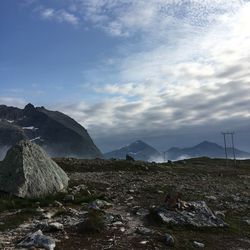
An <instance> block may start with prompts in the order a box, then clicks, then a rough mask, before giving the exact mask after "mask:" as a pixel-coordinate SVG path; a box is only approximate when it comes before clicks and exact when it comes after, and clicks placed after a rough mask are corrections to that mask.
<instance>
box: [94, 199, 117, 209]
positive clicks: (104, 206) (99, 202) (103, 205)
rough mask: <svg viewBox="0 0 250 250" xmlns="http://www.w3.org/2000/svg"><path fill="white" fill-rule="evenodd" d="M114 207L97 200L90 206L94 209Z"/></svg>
mask: <svg viewBox="0 0 250 250" xmlns="http://www.w3.org/2000/svg"><path fill="white" fill-rule="evenodd" d="M112 206H113V205H112V204H111V203H109V202H107V201H104V200H95V201H93V202H91V203H90V204H89V208H93V209H107V208H110V207H112Z"/></svg>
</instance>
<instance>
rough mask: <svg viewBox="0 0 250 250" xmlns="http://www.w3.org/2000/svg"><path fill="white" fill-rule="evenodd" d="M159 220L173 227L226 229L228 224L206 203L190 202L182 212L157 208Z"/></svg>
mask: <svg viewBox="0 0 250 250" xmlns="http://www.w3.org/2000/svg"><path fill="white" fill-rule="evenodd" d="M155 212H156V215H157V217H158V219H159V220H160V221H161V222H163V223H165V224H168V225H173V226H193V227H197V228H204V227H226V226H227V224H226V223H225V222H224V221H223V220H222V219H221V218H219V217H217V216H216V215H215V214H214V213H213V212H212V210H211V209H210V208H209V207H208V206H207V204H206V203H205V202H204V201H196V202H188V203H187V207H186V208H185V209H182V210H178V209H176V210H168V209H166V208H165V207H160V208H156V210H155Z"/></svg>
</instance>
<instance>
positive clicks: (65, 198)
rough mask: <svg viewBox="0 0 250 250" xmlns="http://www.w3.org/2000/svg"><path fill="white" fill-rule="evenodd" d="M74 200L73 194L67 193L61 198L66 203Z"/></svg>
mask: <svg viewBox="0 0 250 250" xmlns="http://www.w3.org/2000/svg"><path fill="white" fill-rule="evenodd" d="M74 200H75V196H74V195H73V194H68V195H66V196H65V197H64V198H63V201H64V202H66V203H70V202H72V201H74Z"/></svg>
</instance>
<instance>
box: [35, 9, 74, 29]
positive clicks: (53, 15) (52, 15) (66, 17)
mask: <svg viewBox="0 0 250 250" xmlns="http://www.w3.org/2000/svg"><path fill="white" fill-rule="evenodd" d="M39 11H40V15H41V17H42V18H43V19H46V20H55V21H57V22H60V23H63V22H66V23H69V24H72V25H74V26H76V25H78V24H79V18H78V17H77V16H75V15H74V14H72V13H69V12H67V11H66V10H63V9H61V10H55V9H52V8H41V9H39Z"/></svg>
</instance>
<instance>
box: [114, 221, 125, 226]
mask: <svg viewBox="0 0 250 250" xmlns="http://www.w3.org/2000/svg"><path fill="white" fill-rule="evenodd" d="M112 225H113V226H114V227H117V226H118V227H121V226H123V223H122V222H121V221H115V222H113V223H112Z"/></svg>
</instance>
